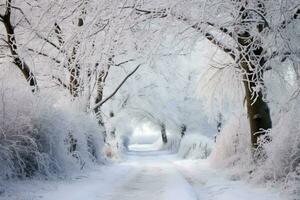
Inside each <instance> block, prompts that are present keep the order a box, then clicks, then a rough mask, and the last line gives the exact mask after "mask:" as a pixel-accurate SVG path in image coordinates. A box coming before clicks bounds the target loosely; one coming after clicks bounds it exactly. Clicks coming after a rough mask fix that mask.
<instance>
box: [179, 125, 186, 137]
mask: <svg viewBox="0 0 300 200" xmlns="http://www.w3.org/2000/svg"><path fill="white" fill-rule="evenodd" d="M180 128H181V132H180V134H181V138H183V137H184V136H185V132H186V130H187V127H186V125H185V124H182V125H181V127H180Z"/></svg>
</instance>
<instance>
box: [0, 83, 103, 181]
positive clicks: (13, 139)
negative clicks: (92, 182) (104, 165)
mask: <svg viewBox="0 0 300 200" xmlns="http://www.w3.org/2000/svg"><path fill="white" fill-rule="evenodd" d="M1 84H2V86H1V87H0V108H1V109H0V169H1V170H0V183H1V182H2V181H4V179H10V178H25V177H30V176H50V175H51V176H52V175H56V176H64V175H67V174H69V173H72V172H74V171H76V170H81V169H83V168H85V167H87V166H91V165H93V163H100V162H103V156H102V147H103V138H102V131H103V129H102V128H100V127H99V125H98V124H97V121H96V120H95V119H94V117H93V116H91V115H89V114H87V113H85V112H83V111H81V110H80V109H77V108H76V105H75V103H73V102H70V101H67V100H66V101H64V100H60V101H57V100H55V98H54V96H55V95H54V94H53V95H45V94H36V95H33V94H32V93H31V91H30V90H26V87H24V85H22V84H18V82H17V81H16V82H14V83H13V84H9V81H5V79H3V81H2V82H1ZM24 88H25V89H24Z"/></svg>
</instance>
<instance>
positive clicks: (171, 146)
mask: <svg viewBox="0 0 300 200" xmlns="http://www.w3.org/2000/svg"><path fill="white" fill-rule="evenodd" d="M160 140H161V139H160ZM180 141H181V137H180V136H179V135H175V134H170V135H168V142H167V143H166V144H161V146H162V149H164V150H167V151H170V152H171V153H177V152H178V150H179V146H180Z"/></svg>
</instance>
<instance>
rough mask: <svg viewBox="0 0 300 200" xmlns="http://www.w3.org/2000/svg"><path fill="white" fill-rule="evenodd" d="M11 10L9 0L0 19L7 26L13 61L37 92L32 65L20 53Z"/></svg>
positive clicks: (33, 90)
mask: <svg viewBox="0 0 300 200" xmlns="http://www.w3.org/2000/svg"><path fill="white" fill-rule="evenodd" d="M11 12H12V5H11V0H7V1H6V11H5V14H4V15H1V16H0V21H1V22H2V23H3V24H4V26H5V30H6V34H7V43H8V46H9V49H10V52H11V55H12V57H13V63H14V64H15V65H16V66H17V67H18V68H19V69H20V70H21V72H22V74H23V76H24V77H25V79H26V80H27V82H28V83H29V85H30V86H31V90H32V92H36V91H37V89H38V87H37V81H36V77H35V75H34V74H33V72H32V71H31V69H30V67H29V66H28V65H27V63H26V62H25V61H24V60H23V59H22V58H21V56H20V55H19V53H18V46H17V41H16V36H15V27H14V26H13V25H12V22H11Z"/></svg>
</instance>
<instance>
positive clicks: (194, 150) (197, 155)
mask: <svg viewBox="0 0 300 200" xmlns="http://www.w3.org/2000/svg"><path fill="white" fill-rule="evenodd" d="M212 145H213V142H212V141H211V139H209V138H207V137H206V136H203V135H199V134H187V135H185V136H184V137H183V138H182V140H181V142H180V145H179V150H178V156H180V157H182V158H191V159H204V158H207V157H208V156H209V155H210V153H211V150H212Z"/></svg>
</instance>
